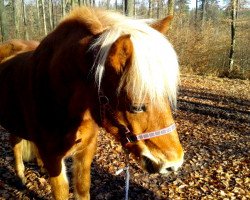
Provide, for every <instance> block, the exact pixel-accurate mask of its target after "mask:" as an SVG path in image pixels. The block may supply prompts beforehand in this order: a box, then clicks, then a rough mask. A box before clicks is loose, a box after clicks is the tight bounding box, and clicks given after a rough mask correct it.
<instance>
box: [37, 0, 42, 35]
mask: <svg viewBox="0 0 250 200" xmlns="http://www.w3.org/2000/svg"><path fill="white" fill-rule="evenodd" d="M36 13H37V19H36V23H37V24H36V26H37V31H38V35H39V36H40V33H41V31H40V29H41V26H40V25H41V23H40V21H41V18H40V4H39V0H36Z"/></svg>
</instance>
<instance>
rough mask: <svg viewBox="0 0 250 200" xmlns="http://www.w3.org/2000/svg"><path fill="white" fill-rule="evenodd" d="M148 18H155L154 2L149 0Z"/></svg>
mask: <svg viewBox="0 0 250 200" xmlns="http://www.w3.org/2000/svg"><path fill="white" fill-rule="evenodd" d="M148 17H149V18H152V17H153V0H148Z"/></svg>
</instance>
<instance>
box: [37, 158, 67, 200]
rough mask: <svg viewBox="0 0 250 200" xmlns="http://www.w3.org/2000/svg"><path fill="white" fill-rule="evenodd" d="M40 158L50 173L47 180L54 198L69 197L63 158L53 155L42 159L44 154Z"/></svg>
mask: <svg viewBox="0 0 250 200" xmlns="http://www.w3.org/2000/svg"><path fill="white" fill-rule="evenodd" d="M42 158H43V161H44V166H45V168H46V169H47V171H48V173H49V175H50V178H49V181H50V184H51V189H52V194H53V197H54V199H55V200H67V199H68V198H69V184H68V179H67V175H66V167H65V164H64V161H63V159H62V158H55V157H50V158H49V159H48V157H47V159H44V156H42Z"/></svg>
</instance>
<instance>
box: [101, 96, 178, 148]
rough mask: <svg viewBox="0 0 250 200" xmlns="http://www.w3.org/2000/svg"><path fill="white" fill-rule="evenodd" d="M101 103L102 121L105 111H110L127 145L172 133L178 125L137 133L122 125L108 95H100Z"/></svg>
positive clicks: (110, 115) (109, 113) (113, 121)
mask: <svg viewBox="0 0 250 200" xmlns="http://www.w3.org/2000/svg"><path fill="white" fill-rule="evenodd" d="M99 103H100V115H101V121H103V118H104V116H105V113H106V111H108V112H107V114H108V115H109V117H110V120H111V121H112V123H113V124H114V125H115V126H116V127H117V128H118V129H119V133H120V137H121V139H122V140H123V141H122V143H123V144H124V145H125V146H126V145H127V144H129V143H135V142H137V141H141V140H147V139H150V138H155V137H159V136H162V135H167V134H169V133H172V132H173V131H174V130H175V129H176V125H175V124H174V123H173V124H171V125H170V126H168V127H166V128H163V129H160V130H157V131H152V132H146V133H141V134H139V135H135V134H133V133H132V132H131V131H130V130H129V128H128V127H127V126H125V125H122V124H121V123H120V122H119V121H118V117H117V116H116V114H115V112H114V110H113V109H112V107H111V106H110V104H109V99H108V98H107V97H106V96H104V95H102V94H100V95H99ZM124 135H125V138H124Z"/></svg>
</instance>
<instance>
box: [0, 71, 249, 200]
mask: <svg viewBox="0 0 250 200" xmlns="http://www.w3.org/2000/svg"><path fill="white" fill-rule="evenodd" d="M181 80H182V86H181V91H180V95H179V102H178V105H179V109H178V110H177V111H176V112H175V113H174V116H175V119H176V123H177V126H178V132H179V135H180V139H181V142H182V144H183V147H184V149H185V163H184V165H183V167H182V168H181V169H180V170H179V171H178V172H177V173H173V174H171V175H170V176H167V177H166V176H163V175H159V174H153V175H149V174H147V173H146V172H144V171H143V170H142V169H141V167H140V166H139V165H138V164H137V162H136V161H135V160H134V159H133V158H131V157H130V173H131V179H130V191H129V197H130V199H140V200H144V199H145V200H146V199H147V200H148V199H150V200H158V199H223V200H227V199H228V200H229V199H230V200H231V199H242V200H244V199H246V200H247V199H250V193H249V191H250V82H249V81H242V80H229V79H219V78H212V77H200V76H182V77H181ZM0 132H2V134H1V136H0V139H1V141H2V142H1V144H0V199H27V200H28V199H51V189H50V186H49V185H48V176H47V174H45V175H43V174H41V173H40V171H39V170H38V168H37V167H36V165H35V164H32V163H29V164H26V167H27V170H26V176H27V177H28V183H27V185H26V188H22V187H21V186H20V184H18V183H19V182H18V179H17V178H16V176H15V172H14V169H13V154H12V151H11V149H10V147H9V145H8V143H7V142H6V141H7V136H8V134H7V133H6V132H4V130H0ZM125 161H126V158H125V155H124V153H123V150H122V148H121V147H120V145H119V144H118V143H117V142H115V141H114V140H113V138H112V137H111V136H110V135H109V134H107V133H105V132H104V131H102V132H101V133H100V136H99V142H98V149H97V154H96V156H95V159H94V162H93V165H92V186H91V197H92V199H96V200H101V199H112V200H116V199H117V200H120V199H123V198H124V173H122V174H120V175H118V176H115V175H114V174H115V172H116V171H117V170H118V169H121V168H123V167H124V166H125V165H126V164H125ZM71 163H72V161H71V160H70V159H68V160H67V165H68V171H69V177H71V170H70V166H71ZM27 188H28V189H27ZM72 192H73V191H72V187H71V198H73V193H72Z"/></svg>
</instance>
